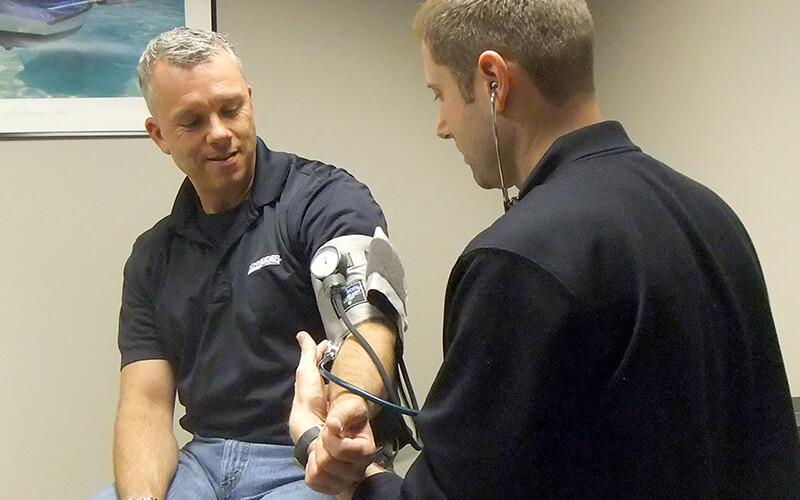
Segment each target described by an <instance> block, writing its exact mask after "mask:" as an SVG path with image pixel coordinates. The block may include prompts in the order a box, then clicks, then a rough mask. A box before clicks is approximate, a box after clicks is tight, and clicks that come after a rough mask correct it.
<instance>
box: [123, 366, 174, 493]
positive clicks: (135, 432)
mask: <svg viewBox="0 0 800 500" xmlns="http://www.w3.org/2000/svg"><path fill="white" fill-rule="evenodd" d="M174 409H175V378H174V375H173V373H172V369H171V367H170V366H169V363H168V362H167V361H166V360H158V359H154V360H144V361H137V362H135V363H131V364H129V365H127V366H125V367H124V368H123V369H122V374H121V381H120V396H119V405H118V407H117V420H116V424H115V426H114V477H115V480H116V485H117V492H118V494H119V497H120V498H143V497H151V496H152V497H156V498H159V499H162V500H163V498H164V497H165V496H166V492H167V489H168V488H169V484H170V483H171V482H172V478H173V476H174V475H175V470H176V468H177V466H178V445H177V442H176V441H175V434H174V432H173V430H172V419H173V412H174Z"/></svg>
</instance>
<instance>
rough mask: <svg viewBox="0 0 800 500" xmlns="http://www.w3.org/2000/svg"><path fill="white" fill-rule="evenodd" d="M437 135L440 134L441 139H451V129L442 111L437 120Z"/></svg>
mask: <svg viewBox="0 0 800 500" xmlns="http://www.w3.org/2000/svg"><path fill="white" fill-rule="evenodd" d="M436 135H438V136H439V137H440V138H441V139H450V138H451V136H450V131H449V130H448V129H447V122H446V121H445V120H444V118H442V115H441V113H440V114H439V118H438V120H437V121H436Z"/></svg>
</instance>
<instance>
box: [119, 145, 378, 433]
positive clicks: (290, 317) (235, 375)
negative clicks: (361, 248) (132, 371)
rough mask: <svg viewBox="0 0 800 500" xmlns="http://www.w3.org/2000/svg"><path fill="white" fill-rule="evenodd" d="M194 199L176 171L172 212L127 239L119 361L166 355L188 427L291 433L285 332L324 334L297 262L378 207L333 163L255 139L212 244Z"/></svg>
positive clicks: (290, 338) (290, 358)
mask: <svg viewBox="0 0 800 500" xmlns="http://www.w3.org/2000/svg"><path fill="white" fill-rule="evenodd" d="M197 206H198V200H197V194H196V192H195V190H194V188H193V186H192V184H191V183H190V182H189V180H188V179H187V180H185V181H184V183H183V185H182V186H181V189H180V191H179V193H178V196H177V198H176V200H175V205H174V207H173V210H172V213H171V214H170V215H169V216H168V217H166V218H165V219H163V220H162V221H160V222H159V223H158V224H156V225H155V226H154V227H153V228H152V229H150V230H149V231H147V232H145V233H144V234H142V235H141V236H140V237H139V238H138V239H137V241H136V243H135V244H134V246H133V252H132V253H131V256H130V258H129V259H128V262H127V264H126V266H125V280H124V285H123V293H122V308H121V312H120V325H119V346H120V351H121V353H122V366H125V365H127V364H129V363H132V362H135V361H138V360H142V359H166V360H169V361H170V363H171V365H172V367H173V368H174V370H175V374H176V380H177V387H178V396H179V399H180V401H181V403H182V404H183V405H184V406H185V407H186V415H185V416H184V417H183V418H182V419H181V425H182V426H183V428H185V429H186V430H187V431H189V432H192V433H196V434H199V435H201V436H205V437H221V438H226V439H238V440H242V441H250V442H262V443H273V444H291V439H290V438H289V434H288V427H287V424H286V422H287V420H288V417H289V410H290V405H291V397H292V391H293V384H294V370H295V368H296V366H297V361H298V360H299V357H300V350H299V348H298V346H297V342H296V340H295V335H296V333H297V332H298V331H299V330H307V331H308V332H310V333H311V334H312V335H313V336H314V337H315V338H316V339H317V340H322V339H323V338H324V337H325V334H324V331H323V328H322V323H321V320H320V317H319V311H318V309H317V305H316V301H315V298H314V292H313V290H312V285H311V277H310V274H309V269H308V268H309V261H310V259H311V256H312V255H313V253H314V252H315V251H316V250H317V248H319V247H320V246H321V245H323V244H324V243H326V242H327V241H329V240H331V239H333V238H335V237H337V236H343V235H348V234H363V235H367V236H371V235H372V234H373V233H374V231H375V227H376V226H381V227H384V228H385V227H386V223H385V220H384V217H383V214H382V212H381V210H380V207H379V206H378V205H377V204H376V203H375V201H374V200H373V199H372V196H371V194H370V192H369V190H368V189H367V187H366V186H364V185H363V184H361V183H359V182H358V181H356V180H355V179H354V178H353V177H352V176H351V175H350V174H348V173H347V172H345V171H344V170H341V169H336V168H334V167H332V166H330V165H325V164H322V163H319V162H315V161H309V160H305V159H303V158H299V157H297V156H295V155H291V154H286V153H279V152H273V151H270V150H269V149H267V147H266V146H265V145H264V143H263V142H262V141H261V140H260V139H259V141H258V146H257V152H256V170H255V178H254V181H253V189H252V192H251V195H250V197H249V198H248V200H246V201H245V203H244V205H242V208H241V209H240V210H235V211H232V212H231V214H228V215H229V216H230V217H231V220H230V228H229V229H227V231H215V232H214V234H217V235H220V234H221V237H220V238H219V240H220V241H218V242H217V244H216V245H215V244H212V242H211V241H209V238H208V237H207V236H206V234H204V232H203V231H202V230H201V229H200V227H199V226H198V220H197V215H198V214H197ZM207 229H208V228H207ZM214 239H217V238H214Z"/></svg>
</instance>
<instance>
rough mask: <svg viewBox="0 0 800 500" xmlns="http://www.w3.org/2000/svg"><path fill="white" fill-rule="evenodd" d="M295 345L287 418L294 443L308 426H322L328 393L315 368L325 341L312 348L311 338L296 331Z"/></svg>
mask: <svg viewBox="0 0 800 500" xmlns="http://www.w3.org/2000/svg"><path fill="white" fill-rule="evenodd" d="M297 342H298V343H299V344H300V362H299V363H298V364H297V371H296V372H295V380H294V401H292V412H291V414H290V415H289V433H290V434H291V435H292V441H294V442H297V440H298V439H299V438H300V436H301V435H302V434H303V433H304V432H305V431H307V430H308V429H310V428H311V427H314V426H315V425H319V424H321V423H323V422H324V421H325V417H326V416H327V414H328V390H327V387H326V386H325V382H324V380H323V379H322V377H321V376H320V374H319V370H318V369H317V364H318V363H319V361H320V360H321V359H322V356H323V355H324V354H325V345H326V344H327V341H326V340H323V341H322V342H320V343H319V345H316V344H315V343H314V339H312V338H311V335H309V334H308V333H306V332H299V333H298V334H297Z"/></svg>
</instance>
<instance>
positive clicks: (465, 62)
mask: <svg viewBox="0 0 800 500" xmlns="http://www.w3.org/2000/svg"><path fill="white" fill-rule="evenodd" d="M415 30H416V33H417V34H418V36H419V37H420V38H421V40H422V58H423V64H424V68H425V77H426V80H427V83H428V86H429V87H430V88H431V90H432V91H433V93H434V95H435V97H436V99H437V100H439V101H440V113H439V119H438V123H437V125H436V133H437V135H438V136H439V137H441V138H443V139H453V140H454V141H455V144H456V147H457V148H458V149H459V151H460V152H461V153H462V154H463V155H464V160H465V161H466V163H467V164H469V166H470V168H471V169H472V172H473V176H474V178H475V181H476V182H477V183H478V185H480V186H481V187H483V188H502V189H505V188H506V187H508V186H512V185H513V186H516V187H518V188H519V199H518V201H516V203H513V200H509V202H508V203H507V204H506V208H507V213H506V214H505V215H504V216H502V217H501V218H500V219H498V220H497V221H496V222H495V223H494V224H492V225H491V226H490V227H489V228H488V229H486V230H485V231H484V232H482V233H481V234H480V235H478V236H477V237H476V238H475V239H474V240H473V241H472V242H471V243H470V244H469V245H468V246H467V247H466V249H465V250H464V252H463V254H462V255H461V256H460V258H459V259H458V261H457V262H456V264H455V267H454V268H453V270H452V273H451V276H450V281H449V284H448V287H447V295H446V299H445V313H444V345H445V351H444V362H443V364H442V367H441V369H440V371H439V373H438V375H437V377H436V379H435V380H434V383H433V386H432V387H431V389H430V392H429V394H428V398H427V400H426V402H425V405H424V406H423V408H422V411H421V413H420V414H419V416H418V418H417V428H418V431H419V434H420V437H421V439H422V442H423V445H424V450H423V451H422V453H421V455H420V456H419V458H418V459H417V460H416V462H414V464H413V465H412V466H411V468H410V469H409V471H408V473H407V475H406V476H405V480H403V479H402V478H400V477H398V476H395V475H393V474H390V473H385V472H384V473H382V471H381V470H380V469H379V468H378V467H376V466H375V465H370V466H369V467H367V469H366V474H364V473H363V472H361V471H363V470H364V467H365V466H366V462H369V459H368V456H369V453H370V451H371V447H372V444H371V443H370V442H369V440H367V439H364V438H363V436H360V435H358V436H355V437H351V436H348V435H347V434H343V433H341V432H335V431H338V430H339V428H340V426H339V425H338V422H341V421H343V420H347V419H348V418H352V416H349V415H341V414H339V411H338V410H337V409H336V408H332V409H331V410H330V412H329V414H328V417H327V419H328V422H329V424H328V425H327V426H326V428H325V429H324V430H323V431H322V434H321V435H320V439H318V440H317V441H316V443H315V444H314V447H315V452H314V456H315V457H314V460H313V461H310V462H309V465H308V468H307V471H306V472H307V482H308V483H309V484H310V485H311V486H312V487H314V488H315V489H319V490H320V491H326V492H329V493H337V492H340V491H344V495H343V496H347V495H348V494H349V493H352V492H353V490H355V494H354V498H376V499H390V498H400V497H401V498H420V499H422V498H424V499H434V498H451V499H456V498H457V499H469V498H476V499H485V498H525V499H528V498H797V495H798V492H800V451H799V445H798V439H797V434H796V430H795V427H794V421H793V417H792V410H791V404H790V394H789V389H788V383H787V379H786V374H785V371H784V365H783V361H782V358H781V352H780V349H779V345H778V338H777V335H776V332H775V326H774V323H773V320H772V315H771V312H770V306H769V302H768V298H767V291H766V287H765V284H764V279H763V276H762V272H761V269H760V266H759V263H758V259H757V257H756V252H755V249H754V247H753V244H752V243H751V241H750V238H749V237H748V235H747V233H746V231H745V229H744V227H743V226H742V224H741V222H740V221H739V220H738V218H737V217H736V215H735V214H734V212H733V211H732V210H731V209H730V208H729V207H728V206H727V205H726V204H725V203H724V202H723V201H722V200H721V199H720V198H719V197H718V196H717V195H715V194H714V193H713V192H711V191H710V190H709V189H708V188H706V187H704V186H702V185H700V184H698V183H696V182H694V181H692V180H691V179H688V178H687V177H685V176H683V175H681V174H679V173H678V172H676V171H674V170H672V169H671V168H669V167H668V166H666V165H664V164H663V163H661V162H659V161H657V160H655V159H653V158H651V157H650V156H648V155H646V154H644V153H643V152H642V151H641V150H640V149H639V148H638V147H637V146H635V145H634V144H633V143H632V142H631V141H630V139H629V138H628V136H627V135H626V133H625V131H624V129H623V127H622V125H620V124H619V123H617V122H611V121H604V120H603V118H602V115H601V112H600V110H599V108H598V105H597V103H596V101H595V96H594V85H593V76H592V73H593V49H592V43H593V42H592V39H593V23H592V18H591V16H590V13H589V10H588V8H587V5H586V3H585V2H584V1H583V0H428V1H427V2H425V4H424V5H423V6H422V7H421V8H420V10H419V12H418V14H417V16H416V20H415ZM301 340H302V342H301V345H302V348H303V355H302V357H301V364H300V366H299V369H298V381H297V383H298V394H301V389H303V392H302V394H303V398H301V397H299V396H298V397H297V401H298V402H302V401H312V398H311V396H313V395H314V394H318V393H319V391H320V390H321V386H320V384H319V377H318V376H317V375H316V373H315V369H314V368H315V367H314V365H313V361H314V358H315V351H314V346H313V342H312V341H311V340H310V339H309V338H307V337H305V338H301ZM305 408H306V409H314V408H315V407H314V406H313V405H311V404H306V406H305ZM317 410H318V408H317ZM300 411H301V409H300V408H298V407H297V406H296V407H295V408H294V409H293V412H300ZM359 457H361V461H360V462H359V460H358V458H359ZM343 459H347V461H349V463H351V464H352V467H351V468H349V469H348V468H342V467H341V465H342V463H343ZM356 466H360V467H361V470H358V469H357V468H356ZM365 476H366V478H365Z"/></svg>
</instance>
